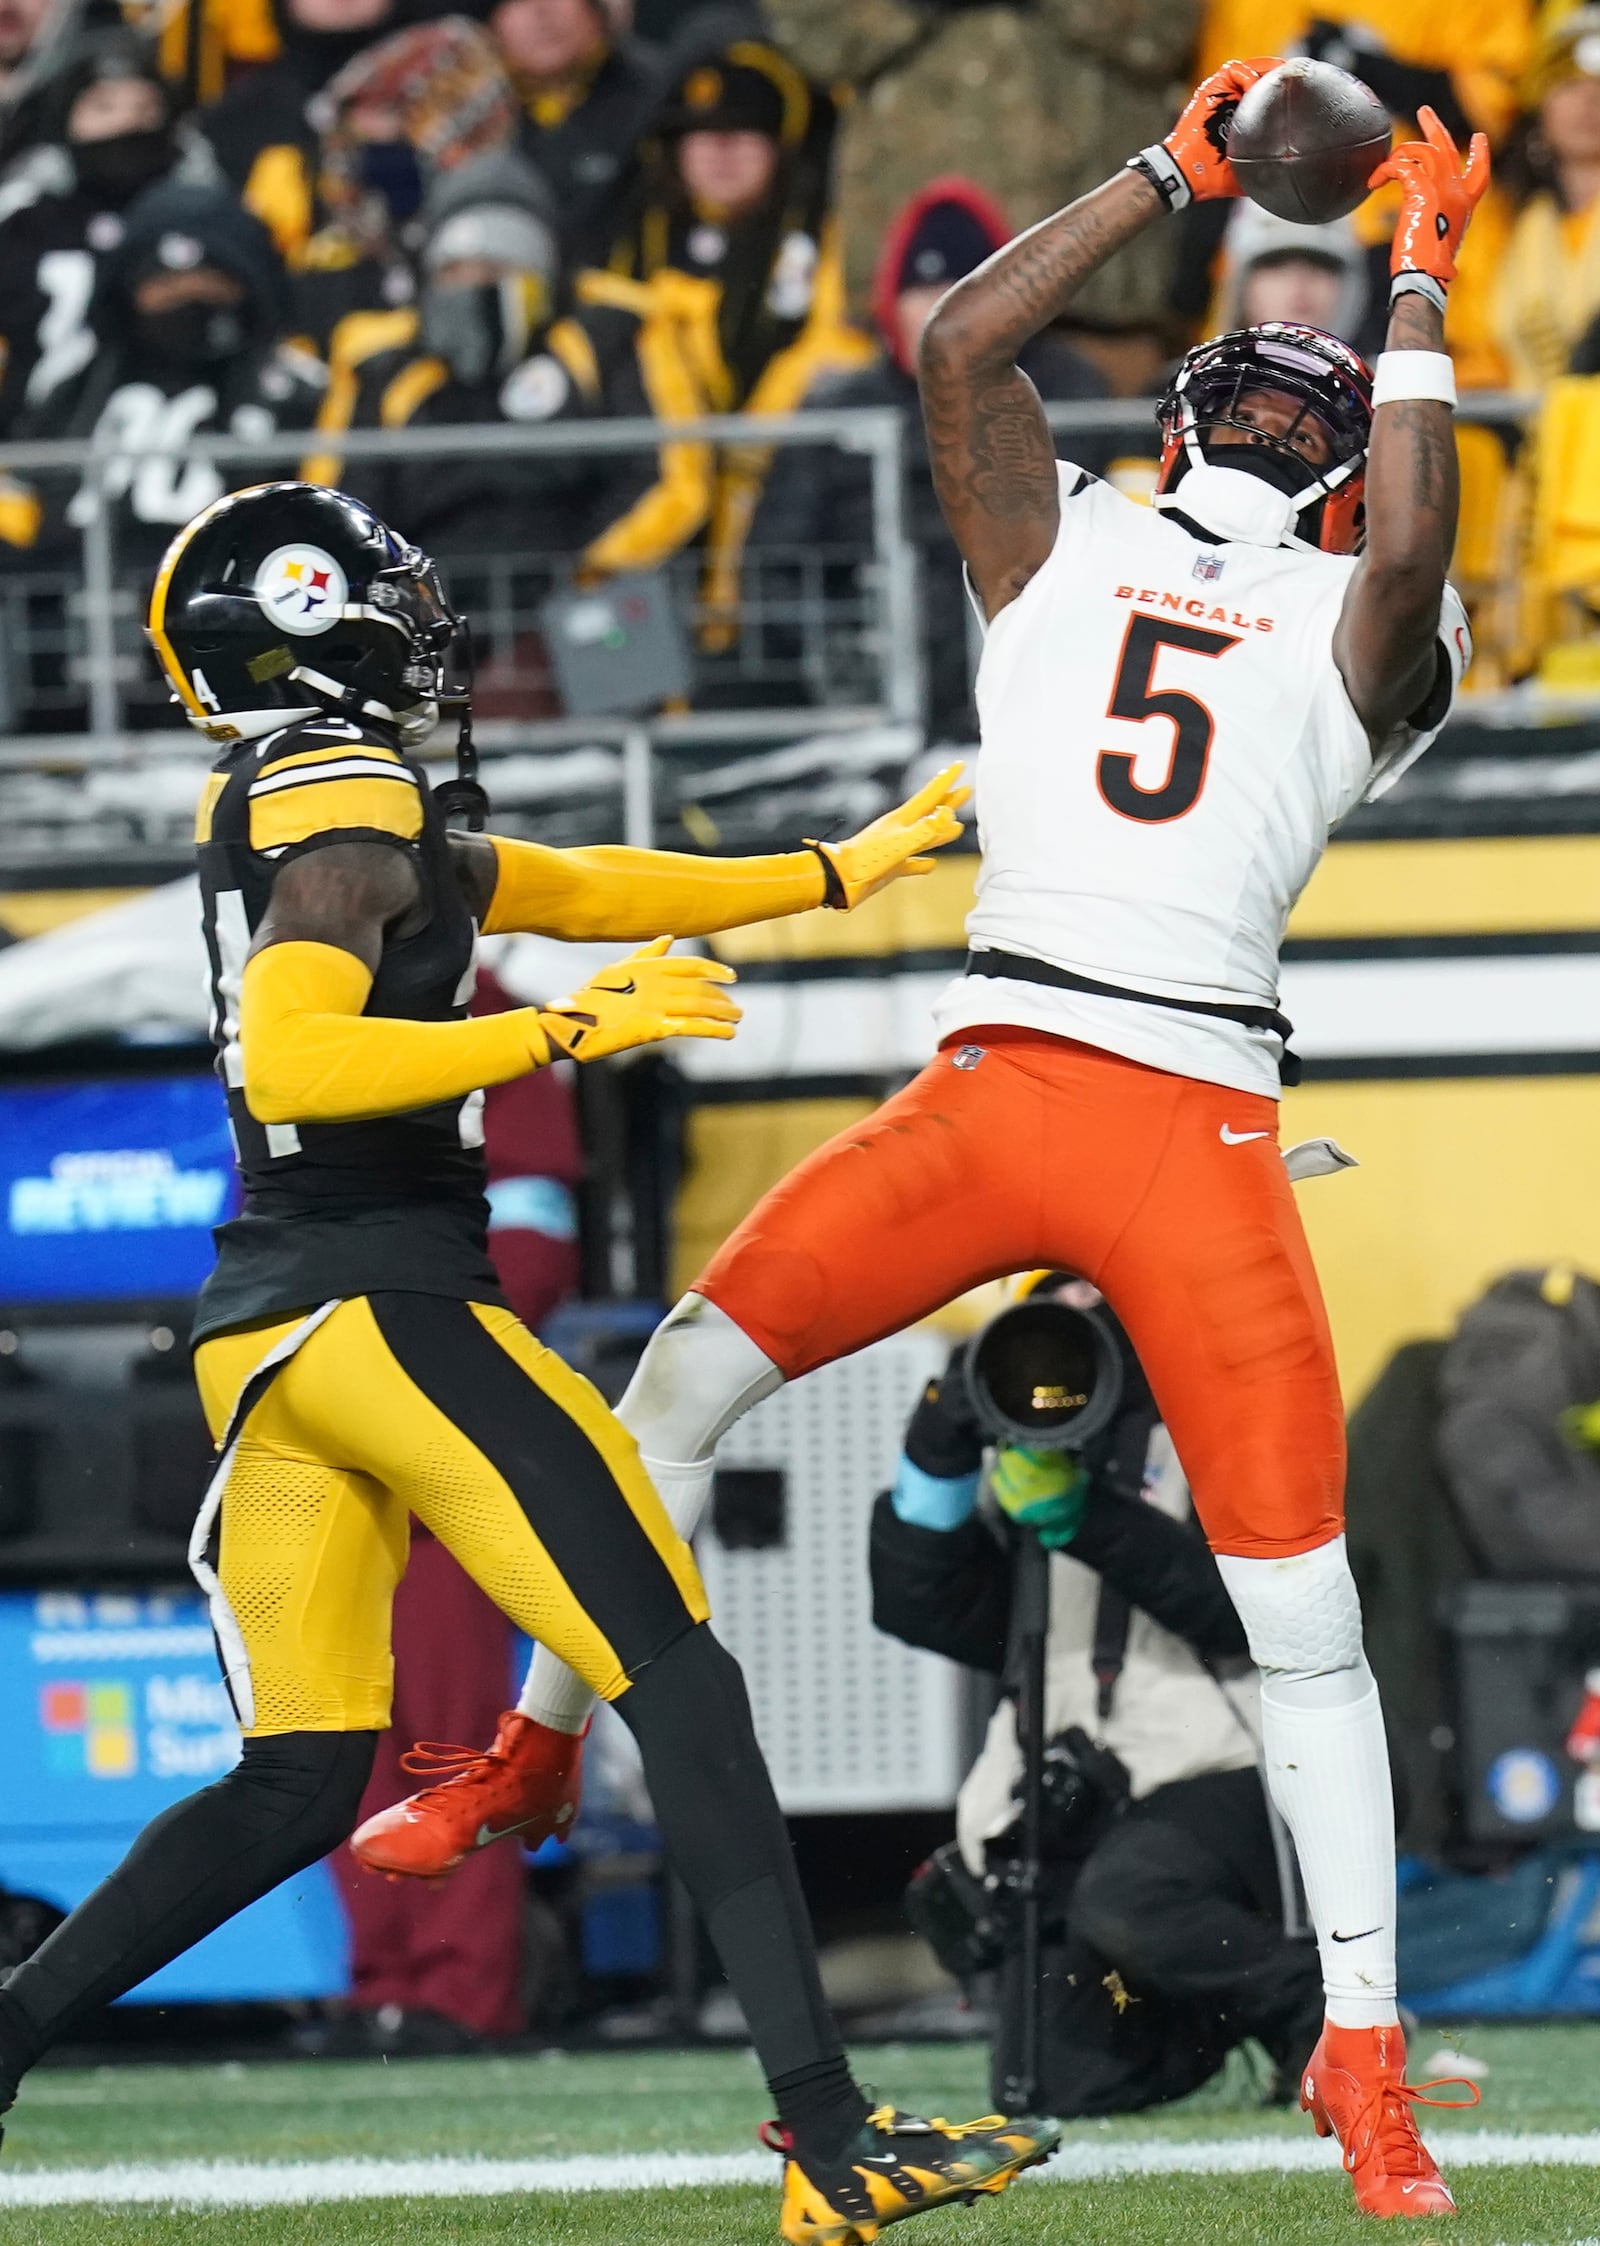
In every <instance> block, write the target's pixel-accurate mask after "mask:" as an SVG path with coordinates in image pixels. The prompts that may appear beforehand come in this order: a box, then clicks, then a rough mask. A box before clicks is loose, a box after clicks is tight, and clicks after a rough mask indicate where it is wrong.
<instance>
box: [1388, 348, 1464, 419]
mask: <svg viewBox="0 0 1600 2246" xmlns="http://www.w3.org/2000/svg"><path fill="white" fill-rule="evenodd" d="M1406 398H1430V399H1432V400H1433V401H1434V403H1435V404H1437V405H1442V406H1453V405H1454V404H1455V402H1456V370H1455V363H1454V361H1453V360H1452V359H1451V357H1450V354H1449V352H1448V351H1380V352H1379V354H1378V364H1377V366H1376V368H1375V369H1374V372H1373V377H1372V403H1373V405H1374V407H1377V406H1392V405H1398V404H1399V403H1400V402H1401V401H1402V400H1403V399H1406Z"/></svg>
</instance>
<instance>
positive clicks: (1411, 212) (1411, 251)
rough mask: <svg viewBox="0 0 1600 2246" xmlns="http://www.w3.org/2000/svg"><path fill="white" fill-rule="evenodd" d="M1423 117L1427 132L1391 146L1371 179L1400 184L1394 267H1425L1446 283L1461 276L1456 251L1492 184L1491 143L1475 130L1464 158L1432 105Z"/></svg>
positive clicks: (1431, 276)
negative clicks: (1469, 220)
mask: <svg viewBox="0 0 1600 2246" xmlns="http://www.w3.org/2000/svg"><path fill="white" fill-rule="evenodd" d="M1417 122H1418V124H1419V125H1420V126H1421V127H1422V131H1423V136H1424V137H1423V138H1422V139H1421V140H1408V141H1403V142H1402V143H1401V145H1400V146H1399V147H1398V148H1395V149H1391V151H1390V152H1389V154H1388V155H1387V156H1386V157H1385V158H1384V160H1383V162H1382V163H1381V164H1380V165H1379V166H1378V168H1377V170H1376V171H1375V172H1374V173H1373V175H1372V177H1371V178H1370V179H1369V180H1368V182H1367V185H1368V186H1369V187H1381V186H1382V185H1383V184H1384V182H1385V181H1386V180H1391V179H1392V180H1394V181H1395V182H1396V183H1397V184H1398V186H1399V189H1400V223H1399V225H1398V226H1396V228H1395V230H1394V246H1393V248H1392V249H1391V251H1390V253H1389V270H1390V272H1391V273H1392V274H1395V275H1396V276H1398V275H1400V274H1402V273H1425V274H1426V275H1427V276H1428V278H1429V279H1430V280H1433V281H1437V282H1438V284H1439V286H1440V288H1441V289H1443V288H1444V287H1445V285H1446V284H1447V283H1448V282H1450V281H1453V280H1454V279H1455V277H1456V251H1457V250H1458V249H1459V248H1460V247H1461V237H1462V235H1463V234H1464V233H1465V232H1466V230H1467V221H1468V219H1469V218H1471V216H1472V213H1473V210H1474V209H1475V207H1476V205H1477V203H1478V200H1479V198H1480V197H1481V196H1482V194H1483V192H1484V190H1485V188H1486V187H1487V186H1488V184H1489V143H1488V141H1487V140H1486V139H1485V137H1484V136H1483V134H1482V133H1474V134H1473V136H1472V145H1471V147H1470V148H1469V149H1468V150H1467V160H1466V162H1465V164H1463V163H1462V161H1461V152H1460V150H1459V149H1458V148H1457V147H1456V144H1455V142H1454V141H1453V140H1452V139H1451V137H1450V135H1449V133H1448V132H1447V130H1446V129H1445V127H1444V126H1443V125H1442V124H1441V123H1440V122H1439V119H1438V118H1437V117H1436V116H1435V115H1434V113H1433V111H1432V110H1431V109H1428V108H1423V109H1419V110H1418V112H1417Z"/></svg>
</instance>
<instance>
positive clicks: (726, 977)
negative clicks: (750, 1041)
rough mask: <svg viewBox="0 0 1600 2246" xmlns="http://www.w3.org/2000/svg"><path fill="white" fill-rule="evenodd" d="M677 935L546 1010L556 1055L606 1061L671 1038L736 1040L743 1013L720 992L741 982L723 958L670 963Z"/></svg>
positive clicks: (545, 1024)
mask: <svg viewBox="0 0 1600 2246" xmlns="http://www.w3.org/2000/svg"><path fill="white" fill-rule="evenodd" d="M672 942H673V938H672V937H671V936H658V937H657V938H656V940H655V942H654V943H653V944H646V945H645V946H644V948H643V949H642V950H641V951H635V952H630V953H629V954H628V957H627V958H626V959H618V960H615V961H613V963H612V964H611V966H609V967H602V968H601V970H600V972H599V974H598V975H593V976H591V977H590V979H589V981H588V982H586V983H585V984H584V986H583V988H582V990H580V991H575V992H574V993H573V995H572V997H571V998H556V999H552V1000H551V1002H550V1004H549V1005H548V1006H541V1007H540V1009H539V1027H540V1028H541V1029H542V1030H543V1031H544V1033H545V1035H546V1037H547V1038H548V1039H549V1040H550V1045H551V1048H552V1051H553V1052H557V1053H565V1054H566V1056H567V1058H568V1059H569V1060H574V1061H597V1060H604V1059H605V1057H606V1056H607V1054H610V1053H625V1052H627V1051H628V1050H629V1049H630V1047H632V1046H635V1045H655V1044H658V1043H659V1042H660V1041H661V1039H662V1038H665V1037H731V1036H732V1035H733V1032H734V1027H735V1025H736V1024H737V1022H738V1021H739V1020H740V1018H741V1017H740V1013H739V1009H738V1007H737V1006H736V1005H735V1004H734V1002H733V1000H732V999H731V998H730V997H729V996H728V994H727V992H726V991H725V990H724V989H722V988H721V987H720V986H721V985H722V984H724V983H731V982H734V981H736V980H737V978H736V976H735V975H734V972H733V969H732V968H731V967H724V966H723V964H722V962H721V961H720V960H718V959H669V958H668V957H667V953H668V951H669V950H670V948H671V945H672Z"/></svg>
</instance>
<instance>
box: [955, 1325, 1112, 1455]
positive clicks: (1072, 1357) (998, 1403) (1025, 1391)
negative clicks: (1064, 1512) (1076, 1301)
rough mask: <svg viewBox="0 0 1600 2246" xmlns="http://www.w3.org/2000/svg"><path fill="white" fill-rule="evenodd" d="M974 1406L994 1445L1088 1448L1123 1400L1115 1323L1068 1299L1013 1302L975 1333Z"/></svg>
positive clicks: (970, 1358) (966, 1358)
mask: <svg viewBox="0 0 1600 2246" xmlns="http://www.w3.org/2000/svg"><path fill="white" fill-rule="evenodd" d="M962 1372H963V1375H964V1377H965V1380H966V1383H967V1391H968V1394H969V1395H970V1397H971V1399H972V1408H973V1411H974V1412H975V1414H976V1415H977V1418H978V1420H979V1423H980V1424H981V1425H982V1427H983V1429H984V1432H985V1433H986V1434H987V1435H988V1436H989V1437H990V1439H991V1440H992V1441H994V1442H998V1443H1025V1444H1030V1445H1032V1446H1033V1447H1034V1448H1036V1449H1040V1450H1081V1449H1082V1447H1083V1445H1084V1444H1085V1443H1087V1442H1089V1441H1090V1440H1091V1439H1092V1437H1094V1436H1095V1435H1098V1434H1099V1433H1100V1431H1101V1429H1102V1428H1104V1427H1106V1426H1107V1425H1108V1424H1109V1423H1110V1421H1111V1419H1112V1417H1113V1415H1114V1414H1115V1412H1116V1409H1117V1405H1118V1403H1119V1402H1120V1401H1121V1396H1122V1355H1121V1351H1120V1350H1119V1349H1118V1346H1117V1340H1116V1333H1115V1330H1114V1328H1113V1326H1112V1324H1111V1321H1110V1319H1109V1318H1108V1317H1106V1316H1105V1315H1104V1314H1103V1313H1101V1312H1100V1311H1098V1310H1076V1309H1074V1308H1073V1307H1072V1306H1071V1305H1070V1304H1068V1303H1064V1302H1049V1301H1038V1300H1030V1301H1027V1302H1019V1303H1014V1304H1013V1305H1012V1306H1011V1308H1010V1309H1008V1310H1002V1311H1001V1312H1000V1313H999V1315H998V1316H997V1317H994V1318H991V1319H990V1321H989V1323H988V1324H987V1325H986V1326H985V1327H984V1328H983V1329H982V1330H981V1332H979V1333H977V1334H974V1336H973V1338H972V1340H971V1341H970V1342H969V1343H968V1344H967V1347H966V1350H965V1352H964V1354H963V1357H962Z"/></svg>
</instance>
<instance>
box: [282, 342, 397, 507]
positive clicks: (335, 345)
mask: <svg viewBox="0 0 1600 2246" xmlns="http://www.w3.org/2000/svg"><path fill="white" fill-rule="evenodd" d="M418 325H419V323H418V319H417V315H416V312H415V311H414V310H413V309H412V307H411V306H410V305H403V306H402V307H401V308H400V310H398V311H396V312H347V313H346V314H345V316H344V318H343V319H342V320H341V321H340V322H339V324H338V326H337V327H336V328H335V329H334V331H333V334H332V336H331V337H330V338H329V341H328V387H327V389H326V390H325V391H324V392H323V393H322V403H321V405H320V406H319V407H318V408H317V418H316V422H315V424H314V426H315V427H316V430H317V432H318V434H319V435H320V436H325V437H340V436H343V434H344V432H345V431H346V430H347V429H348V428H349V427H350V426H351V424H352V423H353V422H354V420H355V417H356V408H357V406H358V405H359V404H360V402H361V370H362V368H363V367H364V366H365V365H366V363H367V361H368V360H369V359H374V358H376V357H377V356H378V354H379V353H380V352H382V351H396V350H401V349H403V348H404V347H405V345H406V344H408V343H410V342H412V341H414V340H415V337H416V334H417V329H418ZM343 473H344V462H343V460H342V458H341V457H340V455H339V454H338V453H337V452H313V453H308V454H307V455H306V457H305V459H304V460H302V461H301V463H300V475H301V480H302V481H303V482H305V483H308V484H332V485H335V486H336V485H337V484H338V483H339V480H340V478H341V476H342V475H343Z"/></svg>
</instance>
